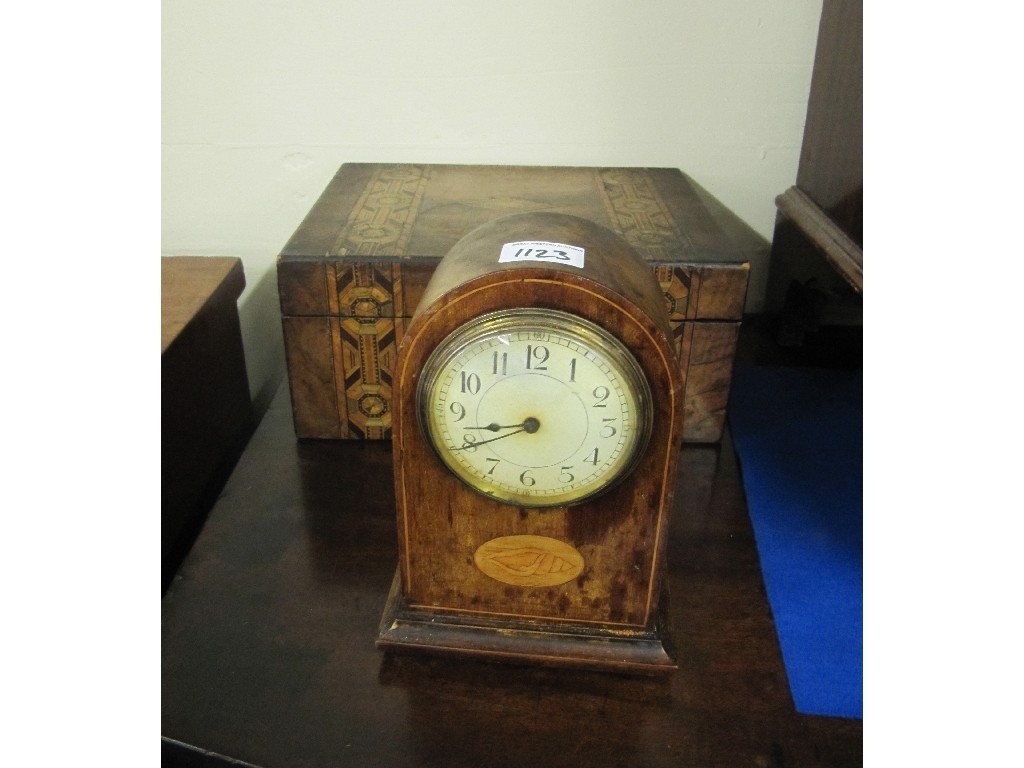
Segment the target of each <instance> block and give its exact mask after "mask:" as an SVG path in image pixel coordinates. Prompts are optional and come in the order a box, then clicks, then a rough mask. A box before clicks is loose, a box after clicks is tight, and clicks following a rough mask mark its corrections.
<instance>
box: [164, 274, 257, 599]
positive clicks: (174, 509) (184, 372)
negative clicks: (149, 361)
mask: <svg viewBox="0 0 1024 768" xmlns="http://www.w3.org/2000/svg"><path fill="white" fill-rule="evenodd" d="M160 268H161V269H160V271H161V289H162V293H161V360H160V365H161V537H162V544H161V557H162V575H163V584H164V587H166V586H167V584H168V582H169V580H170V579H171V577H172V576H173V575H174V572H175V571H176V570H177V567H178V565H179V563H180V562H181V559H182V558H183V557H184V555H185V553H186V552H187V550H188V547H189V546H190V545H191V543H192V539H193V538H194V536H195V534H196V532H197V530H198V526H199V525H201V524H202V521H203V519H204V517H205V515H206V512H207V511H208V510H209V508H210V506H211V505H212V503H213V499H214V498H215V497H216V493H217V492H218V491H219V489H220V486H222V485H223V483H224V482H225V480H226V479H227V476H228V472H229V471H230V469H231V467H233V466H234V462H235V461H236V460H237V459H238V456H239V455H240V453H241V450H242V447H243V446H244V444H245V441H246V440H247V439H248V437H249V435H250V434H251V432H252V429H253V413H252V405H251V402H250V399H249V381H248V377H247V375H246V370H245V356H244V353H243V351H242V335H241V328H240V326H239V320H238V311H237V308H236V304H235V303H236V301H237V299H238V297H239V295H240V294H241V292H242V289H243V288H244V287H245V277H244V275H243V272H242V262H241V260H239V259H236V258H218V257H210V258H200V257H189V256H179V257H165V258H163V259H161V262H160Z"/></svg>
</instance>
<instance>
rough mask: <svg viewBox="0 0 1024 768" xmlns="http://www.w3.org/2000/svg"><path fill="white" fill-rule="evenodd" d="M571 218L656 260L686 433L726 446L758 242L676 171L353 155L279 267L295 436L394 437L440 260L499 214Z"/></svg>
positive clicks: (293, 239)
mask: <svg viewBox="0 0 1024 768" xmlns="http://www.w3.org/2000/svg"><path fill="white" fill-rule="evenodd" d="M529 211H552V212H558V213H567V214H572V215H576V216H581V217H583V218H586V219H589V220H591V221H594V222H596V223H598V224H601V225H602V226H605V227H607V228H609V229H611V230H613V231H614V232H616V233H617V234H619V235H620V236H622V237H623V238H625V239H626V240H627V241H628V242H629V243H630V244H632V245H633V246H634V248H636V249H637V250H638V251H639V252H640V254H641V255H642V256H643V257H644V259H646V261H647V262H648V263H649V264H650V266H651V269H652V270H653V271H654V273H655V276H656V277H657V279H658V282H659V283H660V285H661V287H662V290H663V292H664V296H665V305H666V308H667V309H668V312H669V317H670V319H671V323H672V330H673V333H674V339H675V345H676V350H677V352H678V354H679V360H680V365H681V367H682V370H683V374H684V376H685V378H686V396H685V425H684V438H685V440H687V441H690V442H716V441H717V440H719V438H720V437H721V435H722V428H723V424H724V420H725V407H726V402H727V400H728V396H729V383H730V379H731V376H732V364H733V358H734V356H735V350H736V341H737V337H738V334H739V324H740V320H741V318H742V314H743V305H744V300H745V297H746V290H747V280H748V275H749V258H750V256H751V255H752V254H753V253H755V252H756V251H757V250H758V249H759V248H761V247H763V242H764V241H763V240H761V239H760V238H759V237H758V236H757V235H756V234H754V233H753V232H752V231H751V230H750V228H749V227H747V226H746V225H745V224H744V223H743V222H742V221H740V220H739V219H738V218H737V217H736V216H735V215H734V214H732V213H731V212H730V211H728V210H727V209H726V208H725V207H724V206H722V204H721V203H719V202H718V201H717V200H715V199H714V198H713V197H712V196H711V195H710V194H708V193H707V192H706V191H705V190H703V189H702V188H701V187H699V186H698V185H697V184H696V183H695V182H693V181H692V180H691V179H690V178H688V177H687V176H686V175H685V174H683V173H681V172H680V171H678V170H676V169H670V168H568V167H517V166H470V165H387V164H375V163H374V164H345V165H342V166H341V168H340V169H339V170H338V173H337V174H336V175H335V176H334V178H333V179H332V181H331V182H330V183H329V184H328V186H327V188H326V189H325V190H324V192H323V194H322V195H321V196H320V199H319V200H318V201H317V202H316V204H315V205H314V206H313V208H312V209H311V210H310V212H309V214H308V215H307V216H306V218H305V219H304V220H303V222H302V224H301V225H300V226H299V228H298V229H297V230H296V231H295V234H294V235H292V237H291V239H290V240H289V241H288V243H287V245H286V246H285V247H284V250H283V251H282V252H281V255H280V256H279V257H278V263H277V280H278V290H279V293H280V299H281V314H282V318H283V326H284V339H285V351H286V356H287V364H288V379H289V385H290V388H291V396H292V411H293V416H294V422H295V433H296V435H297V436H299V437H309V438H334V439H371V440H373V439H377V440H379V439H390V431H391V429H390V427H391V400H390V398H391V371H392V366H393V365H394V360H395V350H396V346H397V344H398V342H399V341H400V340H401V338H402V334H403V331H404V328H405V324H406V323H407V321H408V319H409V318H410V317H411V316H412V314H413V312H414V310H415V309H416V304H417V302H418V301H419V298H420V296H421V295H422V293H423V289H424V288H425V287H426V284H427V281H428V280H429V278H430V275H431V274H432V272H433V269H434V266H435V265H436V264H437V262H438V261H439V260H440V259H441V257H442V256H444V255H445V254H446V253H447V252H448V250H449V249H450V248H451V247H452V246H453V245H454V244H455V243H456V242H457V241H458V240H459V239H460V238H461V237H462V236H463V235H465V234H466V233H468V232H469V231H471V230H472V229H475V228H476V227H478V226H479V225H481V224H484V223H486V222H488V221H491V220H492V219H495V218H497V217H499V216H504V215H506V214H510V213H519V212H529Z"/></svg>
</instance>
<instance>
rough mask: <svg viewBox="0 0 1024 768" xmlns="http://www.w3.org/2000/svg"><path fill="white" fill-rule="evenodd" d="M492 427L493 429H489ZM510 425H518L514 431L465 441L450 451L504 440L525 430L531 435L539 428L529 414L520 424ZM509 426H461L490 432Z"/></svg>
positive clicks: (538, 424) (537, 423) (537, 422)
mask: <svg viewBox="0 0 1024 768" xmlns="http://www.w3.org/2000/svg"><path fill="white" fill-rule="evenodd" d="M492 427H494V428H495V429H491V428H492ZM512 427H519V429H517V430H516V431H515V432H506V433H505V434H504V435H498V436H497V437H492V438H489V439H488V440H481V441H480V442H479V443H466V444H465V445H463V446H461V447H459V448H450V449H449V450H452V451H465V450H466V449H468V448H476V447H477V446H478V445H487V444H488V443H493V442H494V441H495V440H504V439H505V438H506V437H512V435H518V434H519V433H520V432H526V433H527V434H530V435H532V434H533V433H534V432H536V431H537V430H538V429H540V421H538V420H537V419H535V418H533V416H530V417H529V418H528V419H525V420H524V421H523V423H522V424H513V425H512ZM510 428H511V427H500V426H498V425H497V424H488V425H487V426H486V427H463V429H490V430H491V431H492V432H496V431H497V430H499V429H510Z"/></svg>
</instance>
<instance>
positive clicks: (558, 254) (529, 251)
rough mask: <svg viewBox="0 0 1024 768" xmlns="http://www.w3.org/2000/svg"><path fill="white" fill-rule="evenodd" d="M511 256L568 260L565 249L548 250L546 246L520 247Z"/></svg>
mask: <svg viewBox="0 0 1024 768" xmlns="http://www.w3.org/2000/svg"><path fill="white" fill-rule="evenodd" d="M512 258H515V259H558V260H559V261H570V259H569V254H568V253H566V252H565V251H548V249H547V248H520V249H519V250H518V251H516V254H515V256H513V257H512Z"/></svg>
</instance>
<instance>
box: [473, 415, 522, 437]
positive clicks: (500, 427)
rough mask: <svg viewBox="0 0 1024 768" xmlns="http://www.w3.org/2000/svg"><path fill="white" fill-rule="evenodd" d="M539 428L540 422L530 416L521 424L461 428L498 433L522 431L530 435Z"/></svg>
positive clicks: (491, 424)
mask: <svg viewBox="0 0 1024 768" xmlns="http://www.w3.org/2000/svg"><path fill="white" fill-rule="evenodd" d="M539 428H540V422H539V421H537V419H535V418H533V417H532V416H530V417H529V418H528V419H525V420H524V421H523V422H522V423H521V424H498V423H497V422H494V421H492V422H491V423H490V424H488V425H487V426H486V427H463V429H486V430H487V431H488V432H500V431H501V430H503V429H522V430H524V431H526V432H528V433H530V434H533V433H534V432H536V431H537V430H538V429H539Z"/></svg>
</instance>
